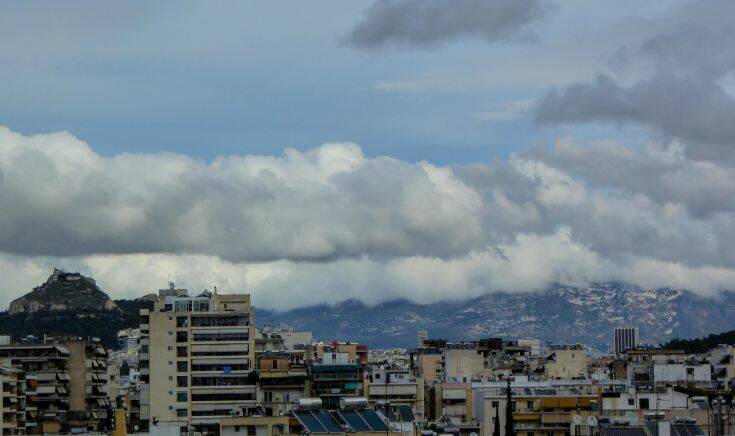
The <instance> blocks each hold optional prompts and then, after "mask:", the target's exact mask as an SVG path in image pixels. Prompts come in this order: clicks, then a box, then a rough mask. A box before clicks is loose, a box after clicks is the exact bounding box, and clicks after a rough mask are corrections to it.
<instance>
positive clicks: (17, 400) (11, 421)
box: [0, 366, 25, 435]
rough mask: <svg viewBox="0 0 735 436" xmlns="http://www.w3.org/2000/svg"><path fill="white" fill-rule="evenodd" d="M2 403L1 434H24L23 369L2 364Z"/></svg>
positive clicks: (0, 373)
mask: <svg viewBox="0 0 735 436" xmlns="http://www.w3.org/2000/svg"><path fill="white" fill-rule="evenodd" d="M0 385H1V386H2V390H0V404H1V405H2V420H0V435H8V434H22V433H24V430H25V422H24V419H23V415H22V412H23V408H24V403H25V399H24V398H23V392H22V390H23V378H22V374H21V371H20V370H19V369H16V368H12V367H5V366H0Z"/></svg>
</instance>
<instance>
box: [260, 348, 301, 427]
mask: <svg viewBox="0 0 735 436" xmlns="http://www.w3.org/2000/svg"><path fill="white" fill-rule="evenodd" d="M304 354H305V351H304V350H302V351H301V352H298V351H292V352H286V351H280V352H272V351H271V352H264V353H262V354H260V355H259V356H258V357H257V370H258V384H257V400H258V404H259V405H262V406H263V407H264V408H265V410H266V413H267V414H268V415H280V414H282V413H283V412H286V411H289V410H291V409H292V406H293V402H294V401H295V400H298V399H299V398H304V397H308V396H309V392H310V385H309V373H308V366H307V364H306V361H305V357H304Z"/></svg>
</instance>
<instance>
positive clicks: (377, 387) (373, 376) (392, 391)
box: [366, 368, 424, 419]
mask: <svg viewBox="0 0 735 436" xmlns="http://www.w3.org/2000/svg"><path fill="white" fill-rule="evenodd" d="M366 395H367V399H368V402H369V404H370V405H371V406H388V409H386V410H390V411H393V412H394V414H395V413H396V412H398V414H400V413H401V411H403V410H405V408H401V407H400V406H407V407H409V408H410V410H411V413H410V415H411V416H418V418H419V419H421V418H423V415H424V383H423V381H422V380H421V379H420V378H418V377H416V376H414V375H413V373H412V372H411V371H410V370H407V369H390V368H389V369H372V370H371V371H370V374H369V376H368V379H367V382H366Z"/></svg>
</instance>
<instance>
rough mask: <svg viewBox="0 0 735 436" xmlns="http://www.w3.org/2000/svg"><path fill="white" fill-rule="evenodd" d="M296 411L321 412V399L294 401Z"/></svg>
mask: <svg viewBox="0 0 735 436" xmlns="http://www.w3.org/2000/svg"><path fill="white" fill-rule="evenodd" d="M293 407H294V409H296V410H319V409H321V408H322V399H321V398H297V399H295V400H294V401H293Z"/></svg>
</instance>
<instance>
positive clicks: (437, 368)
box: [415, 354, 443, 384]
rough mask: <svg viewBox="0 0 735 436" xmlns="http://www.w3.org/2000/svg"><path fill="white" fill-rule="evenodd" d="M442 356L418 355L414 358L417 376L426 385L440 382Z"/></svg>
mask: <svg viewBox="0 0 735 436" xmlns="http://www.w3.org/2000/svg"><path fill="white" fill-rule="evenodd" d="M442 358H443V357H442V355H441V354H419V355H418V356H416V363H415V365H416V369H417V375H418V376H419V377H421V378H422V379H423V380H424V381H425V382H426V383H429V384H431V383H432V382H434V381H439V380H442V379H443V377H442V371H443V370H442Z"/></svg>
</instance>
